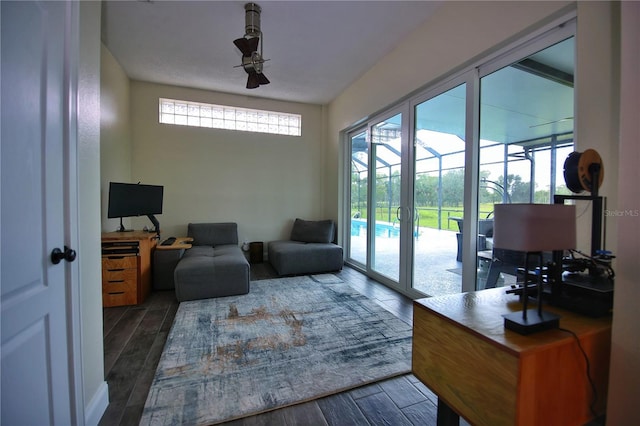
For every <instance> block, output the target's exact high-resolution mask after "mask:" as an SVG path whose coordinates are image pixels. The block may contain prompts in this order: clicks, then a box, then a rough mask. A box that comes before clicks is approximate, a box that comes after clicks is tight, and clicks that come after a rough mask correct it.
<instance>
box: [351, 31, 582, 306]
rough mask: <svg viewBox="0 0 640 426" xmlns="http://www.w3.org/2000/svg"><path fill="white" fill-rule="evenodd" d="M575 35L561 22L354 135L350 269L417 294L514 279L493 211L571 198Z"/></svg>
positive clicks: (401, 105) (397, 107) (409, 101)
mask: <svg viewBox="0 0 640 426" xmlns="http://www.w3.org/2000/svg"><path fill="white" fill-rule="evenodd" d="M574 34H575V22H571V21H570V22H565V23H563V24H562V25H561V26H557V27H554V28H553V29H550V30H549V31H548V33H541V34H538V36H536V37H532V38H531V40H529V41H527V42H525V43H523V44H521V45H519V46H516V47H513V48H512V49H510V50H505V51H504V52H502V53H501V54H500V55H497V54H496V56H494V57H492V58H491V59H490V60H487V61H486V62H485V63H483V64H476V65H474V66H473V67H470V68H469V69H467V70H465V71H461V72H459V73H457V74H456V75H455V76H452V77H451V78H450V79H448V80H444V81H441V82H439V83H438V84H437V85H436V84H434V85H433V86H432V87H430V88H429V89H425V91H424V92H422V93H420V94H417V95H415V96H412V97H411V98H410V99H407V100H404V101H402V102H400V103H399V104H397V105H395V106H393V107H391V108H390V109H389V110H387V111H386V112H383V113H381V114H379V115H377V116H374V117H372V118H370V119H368V120H367V121H366V122H365V123H361V124H360V125H359V126H357V127H355V128H353V129H351V130H350V131H348V133H347V139H346V140H347V142H348V143H347V146H346V148H345V151H344V152H345V156H346V157H347V158H349V160H350V161H349V163H348V164H349V167H348V168H347V169H345V172H346V174H345V176H348V178H347V182H348V187H347V188H346V190H345V194H347V196H346V197H345V202H346V208H345V213H346V214H347V215H348V221H347V223H346V225H347V226H346V227H345V228H346V229H350V233H349V234H348V239H347V241H346V243H347V244H345V246H346V250H347V251H346V257H347V259H346V261H347V263H348V264H351V265H354V266H355V267H358V268H361V269H362V270H363V271H365V272H366V273H367V274H368V275H370V276H371V277H373V278H375V279H377V280H379V281H381V282H383V283H385V284H387V285H389V286H391V287H393V288H395V289H398V290H400V291H402V292H404V293H405V294H407V295H409V296H411V297H414V296H416V297H418V296H422V295H430V296H437V295H442V294H450V293H457V292H460V291H472V290H475V289H481V288H486V287H493V286H496V285H504V284H505V283H508V280H507V281H506V282H505V274H504V273H502V272H504V271H502V270H500V269H496V268H492V269H493V272H492V274H493V275H490V272H489V269H491V268H490V266H491V265H494V266H495V265H496V262H495V260H496V253H495V252H494V251H493V247H492V237H493V234H492V232H493V205H494V204H495V203H509V202H535V203H550V202H551V200H552V199H553V195H554V194H556V193H562V192H563V191H566V188H564V183H563V180H562V165H563V162H564V160H565V158H566V157H567V155H568V154H569V153H570V152H571V151H572V150H573V117H574V111H573V96H574V94H573V69H574V56H575V54H574V51H575V45H574V41H573V35H574ZM345 235H346V234H345ZM498 266H499V264H498ZM496 271H497V276H498V277H497V278H496ZM507 275H508V274H507ZM488 276H490V277H491V279H489V278H488ZM507 278H509V277H507Z"/></svg>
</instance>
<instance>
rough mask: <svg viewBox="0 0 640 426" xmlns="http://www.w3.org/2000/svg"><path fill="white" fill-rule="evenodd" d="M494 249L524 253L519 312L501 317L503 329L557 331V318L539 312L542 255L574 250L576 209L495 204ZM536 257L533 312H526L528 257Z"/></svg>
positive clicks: (558, 206) (527, 332) (534, 331)
mask: <svg viewBox="0 0 640 426" xmlns="http://www.w3.org/2000/svg"><path fill="white" fill-rule="evenodd" d="M494 207H495V210H494V229H493V246H494V248H499V249H505V250H513V251H520V252H524V253H525V265H524V288H523V298H524V301H523V305H524V306H523V310H522V312H514V313H511V314H507V315H504V326H505V328H507V329H509V330H513V331H516V332H518V333H520V334H531V333H536V332H538V331H543V330H548V329H551V328H557V327H558V326H559V324H560V317H559V316H558V315H556V314H553V313H551V312H546V311H543V310H542V252H545V251H555V250H566V249H574V248H575V246H576V209H575V206H572V205H564V204H496V205H495V206H494ZM530 256H537V257H538V259H539V266H540V270H539V271H538V274H537V276H538V280H537V292H538V295H537V298H538V307H537V309H528V306H527V305H528V302H527V301H528V299H529V295H528V283H529V257H530Z"/></svg>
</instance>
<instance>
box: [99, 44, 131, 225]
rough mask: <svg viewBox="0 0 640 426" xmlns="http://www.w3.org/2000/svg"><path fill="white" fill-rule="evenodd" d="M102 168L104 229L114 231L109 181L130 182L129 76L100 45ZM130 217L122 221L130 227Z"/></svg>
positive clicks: (116, 223) (115, 222) (118, 223)
mask: <svg viewBox="0 0 640 426" xmlns="http://www.w3.org/2000/svg"><path fill="white" fill-rule="evenodd" d="M100 46H101V49H100V58H101V71H102V72H101V74H100V86H101V91H102V93H101V97H100V113H101V120H100V132H101V134H100V138H101V139H100V140H101V143H100V170H101V172H100V173H101V200H102V209H101V212H102V230H103V231H104V232H108V231H115V230H116V228H117V227H118V226H119V225H120V220H119V219H108V218H107V206H108V202H109V182H130V181H131V153H132V148H131V120H130V111H129V105H130V99H129V86H130V83H129V77H127V75H126V74H125V72H124V70H123V69H122V67H121V66H120V64H119V63H118V62H117V61H116V59H115V58H114V57H113V55H112V54H111V52H109V50H108V49H107V48H106V47H105V46H104V44H100ZM130 223H131V221H130V219H129V218H125V219H124V220H123V224H124V225H125V227H126V228H129V227H130Z"/></svg>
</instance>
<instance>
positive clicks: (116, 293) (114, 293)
mask: <svg viewBox="0 0 640 426" xmlns="http://www.w3.org/2000/svg"><path fill="white" fill-rule="evenodd" d="M118 294H124V291H115V292H113V293H109V295H110V296H115V295H118Z"/></svg>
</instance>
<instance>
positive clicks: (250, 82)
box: [247, 71, 260, 89]
mask: <svg viewBox="0 0 640 426" xmlns="http://www.w3.org/2000/svg"><path fill="white" fill-rule="evenodd" d="M248 74H249V77H247V89H255V88H257V87H259V86H260V82H259V81H258V80H259V79H258V73H256V72H255V71H251V72H248Z"/></svg>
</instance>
